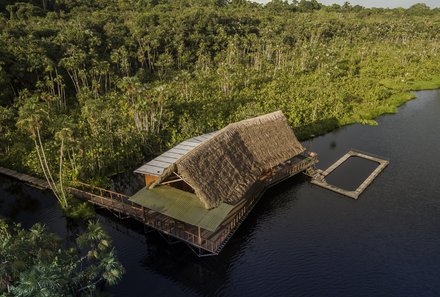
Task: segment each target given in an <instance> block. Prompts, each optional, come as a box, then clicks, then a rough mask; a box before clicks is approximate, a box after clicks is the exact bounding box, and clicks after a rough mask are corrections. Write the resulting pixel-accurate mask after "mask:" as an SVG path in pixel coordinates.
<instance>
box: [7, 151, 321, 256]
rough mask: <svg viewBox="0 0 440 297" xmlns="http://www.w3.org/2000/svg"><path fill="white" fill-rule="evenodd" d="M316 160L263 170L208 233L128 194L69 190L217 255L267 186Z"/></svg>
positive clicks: (35, 182)
mask: <svg viewBox="0 0 440 297" xmlns="http://www.w3.org/2000/svg"><path fill="white" fill-rule="evenodd" d="M317 162H318V160H317V158H316V157H297V158H295V159H294V160H289V161H287V162H285V163H284V164H282V165H279V166H277V168H275V169H274V170H273V171H270V172H268V173H266V175H264V176H262V177H261V179H260V180H259V181H258V182H257V183H255V184H254V186H253V188H252V189H251V191H250V193H249V195H248V197H245V198H244V199H242V200H241V201H240V202H239V203H237V205H235V207H234V208H233V209H232V210H231V212H230V213H229V214H228V216H227V217H226V219H225V220H224V221H223V222H222V224H221V225H220V226H219V227H218V228H217V230H216V231H214V232H211V231H208V230H204V229H201V228H198V227H197V226H193V225H190V224H187V223H184V222H181V221H178V220H176V219H173V218H170V217H167V216H165V215H163V214H161V213H159V212H156V211H153V210H151V209H148V208H146V207H142V206H140V205H138V204H136V203H133V202H131V201H130V200H129V198H130V197H129V196H127V195H124V194H121V193H116V192H113V191H110V190H107V189H104V188H99V187H94V186H91V185H88V184H85V183H81V182H77V183H76V184H75V187H70V188H69V192H70V193H71V194H73V195H74V196H76V197H78V198H80V199H83V200H86V201H88V202H89V203H92V204H94V205H96V206H98V207H102V208H105V209H108V210H110V211H112V212H113V213H115V214H116V215H118V216H119V217H127V218H132V219H134V220H137V221H139V222H141V223H143V224H145V225H146V226H148V227H151V228H153V229H155V230H157V231H160V232H161V233H162V234H165V235H167V236H169V237H173V238H176V239H178V240H180V241H182V242H185V243H186V244H188V246H190V247H191V248H192V250H193V251H195V252H196V253H197V254H198V255H199V256H205V255H217V254H218V253H220V251H221V250H222V249H223V247H224V246H225V245H226V243H227V242H228V241H229V239H230V238H231V237H232V236H233V234H234V233H235V231H236V230H237V229H238V227H239V226H240V224H241V223H242V222H243V221H244V219H245V218H246V217H247V216H248V214H249V213H250V211H251V210H252V209H253V208H254V206H255V205H256V203H257V202H258V200H259V199H260V198H261V196H263V194H264V192H265V191H266V189H268V188H270V187H272V186H274V185H275V184H277V183H279V182H281V181H283V180H285V179H287V178H289V177H291V176H293V175H295V174H297V173H300V172H302V171H304V170H306V169H307V168H309V167H312V166H313V165H314V164H316V163H317ZM0 173H2V174H4V175H7V176H10V177H13V178H16V179H18V180H21V181H23V182H26V183H28V184H31V185H34V186H37V187H39V188H48V184H47V182H46V181H44V180H41V179H38V178H34V177H31V176H29V175H25V174H20V173H17V172H15V171H13V170H9V169H5V168H0Z"/></svg>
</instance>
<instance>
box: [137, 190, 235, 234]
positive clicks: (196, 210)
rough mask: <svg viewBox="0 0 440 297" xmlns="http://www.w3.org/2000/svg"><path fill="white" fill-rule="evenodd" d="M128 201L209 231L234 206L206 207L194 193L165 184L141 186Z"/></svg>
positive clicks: (218, 223)
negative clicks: (152, 186) (149, 187)
mask: <svg viewBox="0 0 440 297" xmlns="http://www.w3.org/2000/svg"><path fill="white" fill-rule="evenodd" d="M130 201H132V202H134V203H137V204H139V205H142V206H144V207H147V208H149V209H152V210H154V211H157V212H160V213H162V214H164V215H166V216H168V217H171V218H174V219H176V220H179V221H182V222H185V223H188V224H191V225H194V226H198V227H200V228H203V229H205V230H209V231H215V230H216V229H217V228H218V226H219V225H220V224H221V223H222V222H223V221H224V220H225V218H226V217H227V215H228V214H229V213H230V212H231V210H232V209H233V208H234V206H233V205H230V204H226V203H221V204H220V205H219V206H218V207H216V208H213V209H206V208H205V207H204V205H203V203H202V202H201V201H200V199H199V198H197V196H196V195H194V194H192V193H189V192H185V191H182V190H179V189H176V188H173V187H170V186H166V185H162V186H159V187H156V188H154V189H148V188H143V189H142V190H140V191H139V192H137V193H136V194H134V195H133V196H132V197H130Z"/></svg>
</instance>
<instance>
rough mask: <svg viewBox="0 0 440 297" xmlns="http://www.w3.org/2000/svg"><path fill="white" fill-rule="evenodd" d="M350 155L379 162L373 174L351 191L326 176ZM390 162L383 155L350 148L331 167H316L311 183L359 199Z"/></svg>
mask: <svg viewBox="0 0 440 297" xmlns="http://www.w3.org/2000/svg"><path fill="white" fill-rule="evenodd" d="M350 157H359V158H363V159H367V160H370V161H373V162H376V163H378V166H377V167H376V169H375V170H374V171H373V172H371V174H370V175H369V176H368V177H367V178H366V179H365V180H364V181H363V182H362V183H361V184H360V185H359V187H358V188H357V189H356V190H354V191H349V190H345V189H342V188H340V187H337V186H335V185H332V184H329V183H328V182H327V181H326V180H325V178H326V177H327V176H328V175H329V174H330V173H332V172H333V171H334V170H335V169H336V168H338V167H339V166H341V165H342V164H343V163H344V162H345V161H347V160H348V159H349V158H350ZM388 164H389V161H388V160H386V159H384V158H381V157H377V156H372V155H369V154H367V153H363V152H360V151H357V150H350V151H349V152H348V153H346V154H345V155H344V156H342V157H341V158H340V159H339V160H337V161H336V162H335V163H334V164H332V165H331V166H330V167H329V168H327V169H326V170H324V171H323V170H320V169H316V170H315V171H314V172H313V173H312V174H311V175H312V180H311V183H312V184H315V185H318V186H320V187H323V188H325V189H328V190H331V191H333V192H336V193H339V194H341V195H344V196H347V197H350V198H353V199H358V198H359V196H360V195H361V194H362V193H363V192H364V191H365V189H366V188H367V187H368V186H369V185H370V184H371V183H372V182H373V181H374V179H375V178H376V177H377V176H378V175H379V173H381V172H382V171H383V170H384V169H385V167H386V166H387V165H388Z"/></svg>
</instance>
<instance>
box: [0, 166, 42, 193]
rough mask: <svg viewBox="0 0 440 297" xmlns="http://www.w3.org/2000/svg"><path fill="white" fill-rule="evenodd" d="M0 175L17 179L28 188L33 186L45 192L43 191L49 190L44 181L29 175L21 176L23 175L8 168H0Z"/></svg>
mask: <svg viewBox="0 0 440 297" xmlns="http://www.w3.org/2000/svg"><path fill="white" fill-rule="evenodd" d="M0 174H3V175H6V176H9V177H12V178H15V179H18V180H19V181H22V182H24V183H26V184H28V185H30V186H33V187H36V188H39V189H43V190H45V189H49V188H50V187H49V184H48V183H47V181H45V180H44V179H41V178H38V177H34V176H30V175H27V174H23V173H19V172H17V171H14V170H11V169H8V168H4V167H0Z"/></svg>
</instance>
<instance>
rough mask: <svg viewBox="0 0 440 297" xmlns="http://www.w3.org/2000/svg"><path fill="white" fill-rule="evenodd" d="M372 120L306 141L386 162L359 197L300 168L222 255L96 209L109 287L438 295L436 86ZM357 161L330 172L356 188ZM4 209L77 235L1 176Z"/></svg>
mask: <svg viewBox="0 0 440 297" xmlns="http://www.w3.org/2000/svg"><path fill="white" fill-rule="evenodd" d="M377 121H378V122H379V126H375V127H371V126H362V125H352V126H348V127H344V128H341V129H338V130H337V131H335V132H333V133H329V134H326V135H324V136H321V137H317V138H315V139H313V140H311V141H308V142H306V143H305V145H306V146H307V147H309V148H310V149H311V150H312V151H315V152H317V153H318V154H319V159H320V163H319V164H318V167H319V168H322V169H325V168H327V167H328V166H329V165H330V164H332V163H333V162H334V161H336V160H337V159H338V158H340V157H341V156H342V155H343V154H345V153H346V152H347V151H348V150H349V149H351V148H355V149H359V150H362V151H366V152H371V153H374V154H377V155H380V156H384V157H387V158H389V159H390V165H389V166H388V167H387V168H386V169H385V170H384V171H383V172H382V173H381V174H380V175H379V177H378V178H377V179H376V180H375V181H374V182H373V183H372V184H371V185H370V187H368V188H367V190H366V191H365V192H364V193H363V194H362V195H361V196H360V197H359V199H358V200H352V199H350V198H346V197H343V196H340V195H338V194H336V193H333V192H330V191H328V190H325V189H322V188H320V187H317V186H314V185H311V184H310V183H308V182H307V179H306V178H305V177H304V176H297V177H294V178H292V179H289V180H288V181H286V182H283V183H282V184H280V185H278V186H277V187H276V188H274V189H271V190H270V191H268V192H267V193H266V194H265V195H264V196H263V198H262V199H261V200H260V202H259V203H258V204H257V206H256V207H255V208H254V210H253V211H252V213H251V214H250V215H249V217H248V218H247V219H246V220H245V222H244V223H243V225H242V226H241V227H240V228H239V230H238V231H237V233H236V234H235V235H234V237H233V238H232V239H231V240H230V242H229V244H228V245H227V246H226V247H225V249H224V250H223V251H222V253H221V254H220V255H219V256H217V257H210V258H203V259H199V258H197V257H196V256H194V255H193V254H192V252H191V251H190V250H189V249H188V248H187V247H186V246H185V245H184V244H180V243H179V244H176V245H168V244H167V243H166V242H165V241H164V240H163V239H162V238H161V237H160V236H159V235H158V234H156V233H149V234H148V235H147V236H144V235H143V228H142V226H141V225H140V224H138V223H136V222H133V221H130V220H127V219H126V220H120V219H116V218H114V217H113V216H112V215H111V214H109V213H107V212H105V211H98V217H99V219H100V220H101V222H102V224H103V225H104V227H105V229H106V230H107V231H108V232H109V233H110V235H111V236H112V238H113V243H114V245H115V247H116V248H117V251H118V255H119V258H120V260H121V261H122V263H123V265H124V266H125V267H126V269H127V273H126V274H125V276H124V278H123V280H122V281H121V283H120V284H119V285H118V286H116V287H113V288H110V289H109V291H110V292H111V293H113V294H114V296H339V297H340V296H350V297H352V296H439V294H440V281H439V280H440V236H439V234H440V186H439V183H438V181H439V180H440V179H439V173H440V157H439V155H438V152H439V150H440V91H438V90H436V91H422V92H417V99H416V100H413V101H411V102H409V103H407V104H406V105H404V106H402V107H401V108H400V109H399V112H398V114H396V115H386V116H382V117H380V118H378V119H377ZM355 165H356V164H355ZM355 165H349V167H350V166H351V167H350V168H349V169H344V170H345V171H344V170H340V171H339V172H335V173H334V174H335V175H334V176H333V177H332V178H334V179H335V181H336V182H339V183H342V185H345V186H347V187H350V186H353V185H357V184H358V183H359V179H362V178H361V177H362V176H363V175H365V170H364V169H365V168H366V167H368V166H369V165H366V164H363V165H362V164H360V165H362V166H360V165H359V164H358V165H359V166H355ZM353 166H354V167H353ZM364 166H366V167H364ZM356 168H359V169H358V170H359V172H357V173H356V174H349V175H347V174H346V173H347V170H348V171H350V172H353V170H354V171H355V172H356ZM338 174H339V176H338ZM367 175H368V173H367ZM0 214H2V215H4V216H8V217H10V218H12V219H14V220H15V221H19V222H22V223H23V225H24V226H26V227H29V226H30V225H31V224H33V223H35V222H37V221H42V222H44V223H45V224H46V225H47V226H48V228H49V230H50V231H52V232H55V233H57V234H59V235H60V236H62V237H64V238H69V237H71V236H72V234H74V233H75V230H74V229H73V230H72V228H71V226H70V225H69V224H68V223H67V222H66V220H65V219H64V218H63V217H62V215H61V212H60V211H59V209H58V208H57V207H56V202H55V199H54V198H53V197H52V196H51V194H50V193H48V192H41V191H38V190H36V189H32V188H30V187H28V186H25V185H22V184H20V183H17V182H14V181H12V180H9V179H6V178H1V177H0Z"/></svg>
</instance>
